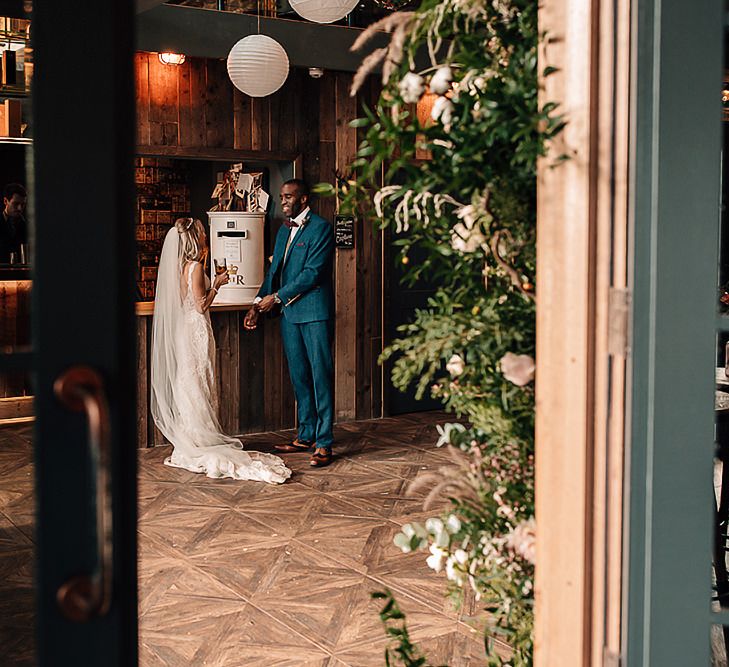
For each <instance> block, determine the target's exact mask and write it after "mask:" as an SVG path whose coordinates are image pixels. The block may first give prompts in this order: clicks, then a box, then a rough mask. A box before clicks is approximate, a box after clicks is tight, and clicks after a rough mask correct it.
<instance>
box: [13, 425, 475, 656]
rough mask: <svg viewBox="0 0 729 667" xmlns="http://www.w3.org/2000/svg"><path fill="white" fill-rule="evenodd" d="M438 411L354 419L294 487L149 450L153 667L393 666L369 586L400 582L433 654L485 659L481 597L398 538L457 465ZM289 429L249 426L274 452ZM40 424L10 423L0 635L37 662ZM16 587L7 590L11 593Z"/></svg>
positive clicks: (143, 628)
mask: <svg viewBox="0 0 729 667" xmlns="http://www.w3.org/2000/svg"><path fill="white" fill-rule="evenodd" d="M445 419H447V417H446V416H445V415H444V414H442V413H423V414H417V415H405V416H401V417H397V418H390V419H382V420H374V421H365V422H355V423H349V424H343V425H341V426H338V427H337V428H336V429H335V436H336V439H337V443H336V446H335V453H336V455H337V456H336V460H335V462H334V463H333V464H332V465H331V466H329V467H328V468H325V469H312V468H310V466H309V465H308V456H307V455H305V454H289V455H285V458H286V460H287V462H288V464H289V466H290V467H291V468H292V470H293V471H294V475H293V477H292V478H291V480H289V482H287V483H286V484H284V485H281V486H269V485H265V484H260V483H255V482H239V481H234V480H211V479H208V478H206V477H204V476H201V475H196V474H194V473H189V472H187V471H184V470H179V469H175V468H169V467H167V466H164V465H163V464H162V461H163V459H164V457H165V456H167V455H168V454H169V451H170V450H169V448H167V447H158V448H152V449H147V450H140V453H139V556H140V568H139V571H140V575H139V576H140V585H139V589H140V599H139V627H140V641H139V655H140V664H141V665H142V667H178V666H180V667H181V666H185V667H187V666H191V665H194V666H197V665H206V666H208V665H209V666H215V667H244V666H248V665H250V666H252V667H253V666H258V665H260V666H264V665H265V666H267V667H268V666H274V665H275V666H282V667H283V666H291V667H304V666H309V665H311V666H312V667H313V666H315V665H316V666H322V667H323V666H328V667H347V666H350V667H369V666H377V665H384V659H383V653H384V649H385V647H386V645H387V640H386V637H385V634H384V631H383V627H382V624H381V623H380V620H379V617H378V613H377V612H378V610H379V607H380V604H381V603H380V602H378V601H373V600H372V599H371V597H370V594H371V593H372V592H373V591H375V590H382V589H384V588H385V587H389V588H390V589H391V590H392V591H393V592H394V593H395V595H396V598H397V600H398V603H399V604H400V606H401V607H402V608H403V610H404V611H405V612H406V613H407V617H408V625H409V628H410V631H411V636H412V637H413V638H414V639H415V640H416V641H418V642H419V643H420V644H421V646H422V647H423V648H424V649H425V650H426V652H427V655H428V658H429V661H430V662H431V664H434V665H438V664H440V665H444V664H447V665H450V667H465V666H476V665H483V664H484V663H485V659H484V657H483V654H484V651H483V644H482V640H481V638H480V635H479V634H478V633H476V632H474V631H473V630H472V625H474V624H476V623H477V622H478V621H477V619H476V618H474V617H473V615H474V614H477V610H478V607H477V605H476V604H475V602H474V601H473V600H472V599H468V600H467V601H466V603H465V604H464V606H463V608H462V609H460V610H456V609H454V608H452V607H451V605H450V603H449V602H448V601H447V600H446V599H445V597H444V590H445V579H444V577H443V576H442V575H439V574H435V573H433V572H432V571H430V570H429V569H428V568H427V566H426V565H425V555H426V554H424V553H422V552H421V553H418V554H408V555H405V554H402V553H401V552H400V550H399V549H397V548H396V547H394V546H393V544H392V538H393V536H394V534H395V533H396V532H397V531H398V530H399V527H400V526H401V525H402V524H403V523H406V522H407V521H411V520H424V519H425V518H426V516H429V515H432V514H433V512H428V513H424V512H423V510H422V500H423V499H422V497H411V496H408V495H406V493H405V490H406V488H407V485H408V482H409V481H411V480H412V479H414V478H415V477H416V476H417V475H418V474H419V473H420V472H422V471H426V470H433V469H435V468H438V467H440V466H442V465H447V464H448V459H447V456H446V455H445V454H444V453H443V452H441V451H439V450H437V449H435V447H434V442H435V440H436V437H437V436H436V431H435V424H437V423H442V422H443V421H444V420H445ZM292 435H293V433H292V432H280V433H263V434H257V435H254V436H246V438H245V440H246V442H247V443H248V445H249V447H250V448H251V449H258V450H261V451H272V448H273V445H274V444H276V443H278V442H282V441H286V440H287V439H290V438H291V437H292ZM32 517H33V515H32V464H31V452H30V428H29V427H27V426H26V427H21V428H13V429H12V430H10V429H4V430H0V581H2V582H3V583H2V586H4V587H8V586H10V590H9V591H8V590H5V591H0V593H2V594H0V618H2V619H3V620H2V623H1V625H2V627H1V628H0V646H3V649H9V653H7V652H6V657H7V658H9V659H10V660H11V662H9V663H8V664H13V665H30V664H32V647H31V643H32V642H31V633H32V625H33V623H32V615H33V614H32V552H33V543H32ZM7 593H10V595H7Z"/></svg>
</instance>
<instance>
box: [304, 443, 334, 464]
mask: <svg viewBox="0 0 729 667" xmlns="http://www.w3.org/2000/svg"><path fill="white" fill-rule="evenodd" d="M331 462H332V452H331V450H330V449H324V448H323V447H317V448H316V449H315V450H314V453H313V454H312V456H311V460H310V461H309V465H310V466H311V467H312V468H323V467H324V466H328V465H329V464H330V463H331Z"/></svg>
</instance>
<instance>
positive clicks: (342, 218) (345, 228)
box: [334, 215, 354, 248]
mask: <svg viewBox="0 0 729 667" xmlns="http://www.w3.org/2000/svg"><path fill="white" fill-rule="evenodd" d="M334 239H335V241H336V244H337V248H354V218H353V217H352V216H349V215H338V216H337V217H336V220H335V222H334Z"/></svg>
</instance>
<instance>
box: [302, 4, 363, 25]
mask: <svg viewBox="0 0 729 667" xmlns="http://www.w3.org/2000/svg"><path fill="white" fill-rule="evenodd" d="M358 2H359V0H289V4H290V5H291V9H293V10H294V11H295V12H296V13H297V14H298V15H299V16H301V17H303V18H305V19H307V20H309V21H314V22H316V23H333V22H334V21H339V19H343V18H344V17H345V16H346V15H347V14H349V12H351V11H352V10H353V9H354V8H355V7H356V6H357V3H358Z"/></svg>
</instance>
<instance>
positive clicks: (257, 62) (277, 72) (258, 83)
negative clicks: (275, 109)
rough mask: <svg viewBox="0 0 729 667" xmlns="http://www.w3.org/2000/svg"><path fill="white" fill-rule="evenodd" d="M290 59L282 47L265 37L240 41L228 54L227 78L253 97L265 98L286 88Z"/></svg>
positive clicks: (258, 36) (249, 37) (253, 36)
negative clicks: (283, 87) (285, 82)
mask: <svg viewBox="0 0 729 667" xmlns="http://www.w3.org/2000/svg"><path fill="white" fill-rule="evenodd" d="M288 75H289V57H288V56H287V55H286V51H284V48H283V46H281V45H280V44H279V43H278V42H277V41H276V40H275V39H271V38H270V37H267V36H266V35H249V36H248V37H244V38H243V39H241V40H240V41H239V42H238V43H237V44H236V45H235V46H234V47H233V48H232V49H231V50H230V53H229V54H228V76H229V77H230V80H231V81H232V82H233V85H234V86H235V87H236V88H237V89H238V90H240V91H241V92H242V93H245V94H246V95H250V96H251V97H266V95H271V94H272V93H275V92H276V91H277V90H278V89H279V88H280V87H281V86H283V85H284V81H286V77H287V76H288Z"/></svg>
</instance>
